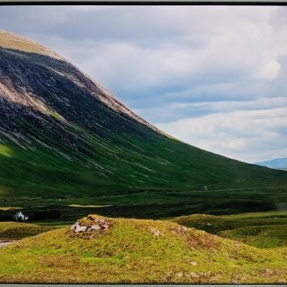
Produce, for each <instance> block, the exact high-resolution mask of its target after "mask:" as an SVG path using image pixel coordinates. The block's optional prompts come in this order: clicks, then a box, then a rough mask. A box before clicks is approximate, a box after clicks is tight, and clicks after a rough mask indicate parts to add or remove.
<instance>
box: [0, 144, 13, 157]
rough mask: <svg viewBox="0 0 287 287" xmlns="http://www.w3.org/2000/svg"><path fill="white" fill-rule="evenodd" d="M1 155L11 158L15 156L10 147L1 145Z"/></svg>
mask: <svg viewBox="0 0 287 287" xmlns="http://www.w3.org/2000/svg"><path fill="white" fill-rule="evenodd" d="M0 155H2V156H6V157H11V156H12V155H13V151H12V149H11V148H9V147H8V146H6V145H3V144H0Z"/></svg>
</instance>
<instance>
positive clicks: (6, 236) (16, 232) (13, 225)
mask: <svg viewBox="0 0 287 287" xmlns="http://www.w3.org/2000/svg"><path fill="white" fill-rule="evenodd" d="M51 229H55V226H53V227H50V226H39V225H36V224H31V223H24V222H23V223H20V222H0V241H6V240H9V241H10V240H19V239H22V238H26V237H30V236H34V235H37V234H39V233H42V232H46V231H48V230H51Z"/></svg>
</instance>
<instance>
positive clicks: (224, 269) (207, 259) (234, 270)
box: [0, 215, 287, 283]
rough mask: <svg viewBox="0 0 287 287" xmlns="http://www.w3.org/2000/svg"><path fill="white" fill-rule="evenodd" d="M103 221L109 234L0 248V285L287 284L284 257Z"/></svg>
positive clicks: (203, 235)
mask: <svg viewBox="0 0 287 287" xmlns="http://www.w3.org/2000/svg"><path fill="white" fill-rule="evenodd" d="M93 217H96V218H97V217H98V216H96V215H93ZM103 218H104V217H103ZM104 219H106V220H109V221H110V222H111V224H112V226H111V228H110V229H109V230H98V231H89V232H84V233H73V231H71V230H70V228H69V227H65V228H59V229H56V230H52V231H48V232H44V233H41V234H38V235H36V236H33V237H30V238H25V239H22V240H19V241H17V242H14V243H12V244H11V245H9V246H6V247H3V248H1V253H0V262H1V264H0V282H3V283H8V282H13V283H17V282H20V283H27V282H29V283H284V282H286V281H285V280H286V272H287V266H286V264H285V263H286V255H287V250H286V249H281V250H280V251H279V250H271V249H269V250H264V249H259V248H255V247H251V246H248V245H245V244H242V243H238V242H236V241H232V240H228V239H223V238H220V237H219V236H216V235H211V234H209V233H207V232H204V231H200V230H196V229H194V228H186V227H183V226H181V225H179V224H177V223H174V222H169V221H154V220H136V219H112V218H104ZM84 220H85V221H86V222H87V221H88V219H87V218H84Z"/></svg>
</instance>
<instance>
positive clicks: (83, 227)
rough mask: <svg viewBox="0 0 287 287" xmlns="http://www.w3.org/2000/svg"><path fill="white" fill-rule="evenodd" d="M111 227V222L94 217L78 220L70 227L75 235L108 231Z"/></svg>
mask: <svg viewBox="0 0 287 287" xmlns="http://www.w3.org/2000/svg"><path fill="white" fill-rule="evenodd" d="M111 227H112V221H111V220H108V219H104V218H102V217H98V216H95V215H89V216H88V217H86V218H83V219H80V220H78V221H77V222H76V223H75V224H73V225H72V226H71V230H72V231H74V232H75V233H78V232H87V231H94V230H108V229H110V228H111Z"/></svg>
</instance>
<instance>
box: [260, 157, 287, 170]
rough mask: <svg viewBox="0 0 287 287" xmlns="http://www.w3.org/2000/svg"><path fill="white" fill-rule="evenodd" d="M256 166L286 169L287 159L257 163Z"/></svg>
mask: <svg viewBox="0 0 287 287" xmlns="http://www.w3.org/2000/svg"><path fill="white" fill-rule="evenodd" d="M256 164H257V165H260V166H267V167H270V168H275V169H287V158H276V159H272V160H268V161H261V162H257V163H256Z"/></svg>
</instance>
